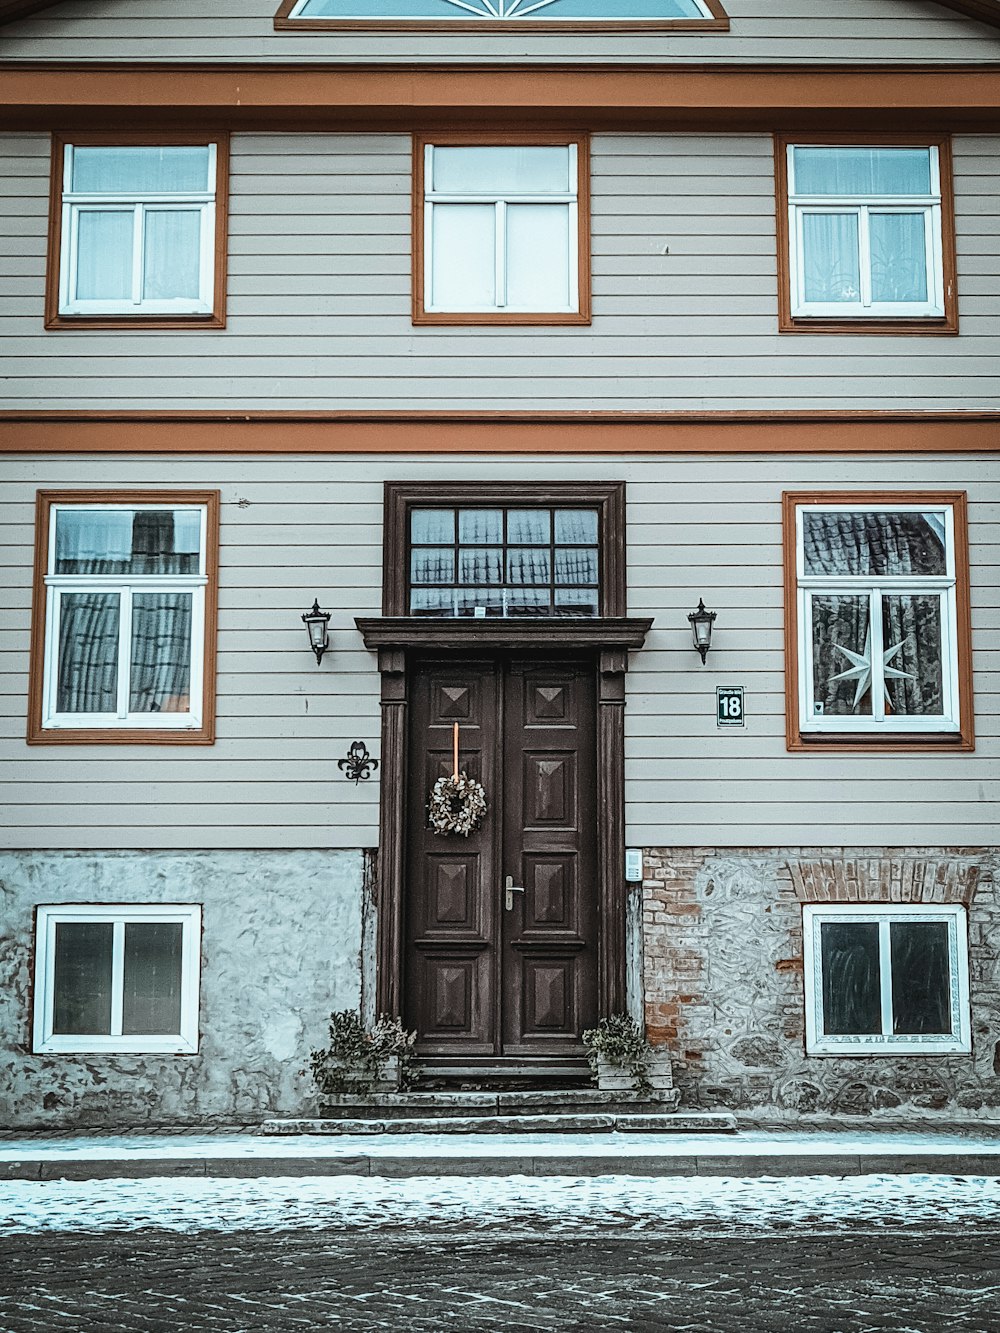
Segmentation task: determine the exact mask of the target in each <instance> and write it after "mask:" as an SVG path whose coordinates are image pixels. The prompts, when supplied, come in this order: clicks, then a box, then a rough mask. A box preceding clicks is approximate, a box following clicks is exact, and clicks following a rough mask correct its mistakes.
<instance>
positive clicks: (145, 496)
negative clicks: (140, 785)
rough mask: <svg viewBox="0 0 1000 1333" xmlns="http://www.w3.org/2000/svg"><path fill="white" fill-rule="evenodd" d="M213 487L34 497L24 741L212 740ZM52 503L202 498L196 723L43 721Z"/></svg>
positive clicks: (216, 513) (214, 623)
mask: <svg viewBox="0 0 1000 1333" xmlns="http://www.w3.org/2000/svg"><path fill="white" fill-rule="evenodd" d="M219 498H220V493H219V492H218V491H111V490H107V491H91V490H87V491H39V492H38V494H37V496H36V499H35V571H34V582H33V589H32V598H31V657H30V665H29V669H28V734H27V741H28V744H29V745H214V744H215V659H216V644H215V640H216V632H217V628H218V603H219ZM54 504H92V505H109V504H156V505H163V506H165V507H166V506H169V505H175V504H201V505H204V506H205V507H206V510H207V523H206V532H205V545H206V550H205V573H206V575H207V578H208V583H207V585H206V587H205V626H204V633H205V640H204V652H203V658H202V661H203V667H202V670H203V681H202V714H201V726H200V727H197V728H191V729H190V730H178V729H175V728H169V729H167V728H165V729H164V730H162V731H157V730H155V729H151V728H147V727H143V728H141V729H140V728H135V727H133V728H116V727H107V728H104V727H80V728H79V729H74V728H70V727H67V728H53V727H43V726H42V718H43V707H44V700H43V690H44V681H45V630H46V622H47V614H46V612H47V600H48V589H47V587H46V584H45V575H46V573H47V572H48V562H49V521H50V517H51V510H52V506H53V505H54Z"/></svg>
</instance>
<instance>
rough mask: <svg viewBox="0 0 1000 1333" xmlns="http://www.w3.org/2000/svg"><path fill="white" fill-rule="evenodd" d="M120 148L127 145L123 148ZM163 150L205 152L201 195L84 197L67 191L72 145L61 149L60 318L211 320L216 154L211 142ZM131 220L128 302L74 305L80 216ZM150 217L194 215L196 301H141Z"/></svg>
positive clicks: (161, 193)
mask: <svg viewBox="0 0 1000 1333" xmlns="http://www.w3.org/2000/svg"><path fill="white" fill-rule="evenodd" d="M85 146H86V148H87V150H88V152H100V151H101V149H102V148H103V149H106V150H107V151H109V152H114V151H115V149H116V148H117V147H118V146H119V145H114V144H97V145H93V144H87V145H85ZM121 146H123V147H129V146H133V145H128V144H123V145H121ZM160 146H161V147H163V148H167V149H169V148H171V147H178V148H187V147H192V148H207V149H208V183H209V188H208V189H207V190H184V191H150V192H148V193H145V192H144V193H136V192H132V191H129V192H123V193H111V192H100V193H87V192H84V191H74V190H72V189H70V188H69V186H70V184H71V182H72V180H73V154H74V150H75V145H74V144H72V143H67V144H65V145H64V146H63V178H62V179H63V193H62V226H61V232H60V235H61V245H60V254H59V314H60V315H211V314H212V313H213V308H214V305H213V303H214V299H215V231H216V227H215V215H216V182H217V151H216V144H215V143H214V142H206V143H191V144H164V145H160ZM84 211H86V212H105V213H123V212H129V211H131V214H132V292H131V297H130V299H128V300H120V299H119V300H115V299H104V298H102V299H99V300H79V299H77V298H76V297H75V296H74V293H75V291H76V282H77V258H78V253H77V240H78V234H79V224H80V214H81V212H84ZM156 211H169V212H183V211H190V212H193V213H197V214H198V215H199V218H200V233H199V244H198V296H197V297H196V298H195V299H191V298H189V297H174V298H171V299H169V300H146V299H144V298H143V295H142V284H143V262H144V254H145V226H146V217H147V216H148V214H149V213H152V212H156Z"/></svg>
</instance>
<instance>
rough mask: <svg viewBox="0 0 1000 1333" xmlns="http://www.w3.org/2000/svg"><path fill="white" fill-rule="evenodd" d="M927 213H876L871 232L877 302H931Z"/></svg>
mask: <svg viewBox="0 0 1000 1333" xmlns="http://www.w3.org/2000/svg"><path fill="white" fill-rule="evenodd" d="M924 227H925V221H924V215H923V213H872V214H871V215H870V218H869V232H870V244H871V256H872V300H873V301H876V302H878V301H926V300H927V244H926V237H925V234H924Z"/></svg>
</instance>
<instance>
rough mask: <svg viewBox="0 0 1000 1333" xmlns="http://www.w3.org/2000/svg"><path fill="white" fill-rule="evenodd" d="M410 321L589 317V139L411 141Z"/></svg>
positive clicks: (558, 320)
mask: <svg viewBox="0 0 1000 1333" xmlns="http://www.w3.org/2000/svg"><path fill="white" fill-rule="evenodd" d="M414 154H415V163H414V189H415V191H416V199H415V201H414V203H415V206H414V226H415V229H416V233H415V236H414V312H413V318H414V321H415V322H416V323H445V324H456V323H470V324H487V323H509V324H551V323H554V324H579V323H586V322H587V321H588V319H589V296H590V293H589V269H590V265H589V251H590V242H589V226H588V204H589V200H588V197H587V196H588V194H589V189H588V186H587V182H588V179H589V172H588V166H587V141H586V139H584V138H575V139H567V140H555V141H552V140H543V139H539V140H534V141H532V140H523V141H519V142H513V143H490V142H489V141H487V140H482V139H478V140H477V139H473V138H471V137H467V138H463V139H452V138H437V139H435V141H434V142H433V143H431V142H428V141H427V140H425V139H420V138H418V139H417V140H416V142H415V148H414Z"/></svg>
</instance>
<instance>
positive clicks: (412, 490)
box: [382, 481, 627, 624]
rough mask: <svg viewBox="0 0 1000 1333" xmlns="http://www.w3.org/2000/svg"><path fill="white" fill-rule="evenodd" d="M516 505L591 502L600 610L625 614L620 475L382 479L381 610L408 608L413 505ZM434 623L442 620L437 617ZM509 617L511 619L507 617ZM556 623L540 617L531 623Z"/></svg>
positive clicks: (399, 613) (405, 612)
mask: <svg viewBox="0 0 1000 1333" xmlns="http://www.w3.org/2000/svg"><path fill="white" fill-rule="evenodd" d="M469 502H474V503H475V504H477V505H496V506H498V507H499V506H508V507H509V506H511V505H514V506H516V505H517V504H526V505H528V504H535V505H562V504H576V505H581V506H582V505H593V506H594V507H595V508H596V509H597V510H598V513H599V526H598V545H599V548H600V553H601V554H600V560H601V588H600V591H601V602H600V613H601V616H624V615H626V614H627V610H626V586H625V483H624V482H623V481H610V482H609V481H597V482H586V481H582V482H581V481H567V482H539V483H538V484H537V485H536V484H534V483H529V482H499V481H496V482H478V481H469V482H460V481H456V482H451V483H450V484H449V483H447V482H422V481H387V482H386V483H385V511H384V512H385V532H384V535H383V553H382V555H383V566H382V567H383V570H384V583H383V589H382V614H383V616H406V615H408V614H409V605H408V599H407V584H408V581H409V579H408V570H409V550H410V532H409V516H410V510H411V509H412V508H413V507H414V506H416V505H427V504H432V503H433V504H441V505H462V504H468V503H469ZM435 623H437V624H440V623H441V621H436V622H435ZM505 623H510V622H505ZM535 623H538V624H549V623H558V622H557V621H555V622H550V621H549V620H547V619H543V618H540V619H539V620H538V621H537V622H536V621H535V620H534V619H532V624H535Z"/></svg>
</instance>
